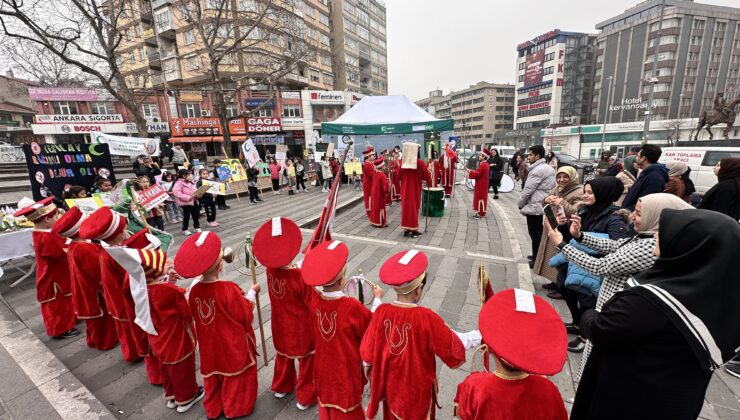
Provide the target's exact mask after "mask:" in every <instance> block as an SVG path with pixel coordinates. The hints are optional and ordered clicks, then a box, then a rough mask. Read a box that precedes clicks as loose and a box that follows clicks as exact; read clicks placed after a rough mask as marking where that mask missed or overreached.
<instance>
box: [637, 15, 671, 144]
mask: <svg viewBox="0 0 740 420" xmlns="http://www.w3.org/2000/svg"><path fill="white" fill-rule="evenodd" d="M664 15H665V0H663V1H662V2H661V3H660V20H659V21H658V33H657V34H656V36H655V46H654V47H653V70H652V71H651V72H650V79H649V80H648V82H649V83H650V96H648V109H647V111H646V112H645V127H644V128H643V131H642V144H645V143H647V142H648V140H650V118H651V117H652V115H653V97H654V95H655V85H656V84H657V83H658V78H657V77H655V76H656V72H657V70H658V52H659V51H660V37H661V34H662V32H663V16H664Z"/></svg>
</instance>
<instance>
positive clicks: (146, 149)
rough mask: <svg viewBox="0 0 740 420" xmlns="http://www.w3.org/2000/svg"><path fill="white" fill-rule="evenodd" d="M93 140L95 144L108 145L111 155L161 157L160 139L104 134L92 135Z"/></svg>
mask: <svg viewBox="0 0 740 420" xmlns="http://www.w3.org/2000/svg"><path fill="white" fill-rule="evenodd" d="M92 138H93V142H94V143H98V144H103V143H106V144H108V147H109V149H110V154H111V155H115V156H131V157H136V156H139V155H150V156H159V153H160V152H159V138H155V139H152V138H144V137H126V136H112V135H110V134H104V133H96V134H92Z"/></svg>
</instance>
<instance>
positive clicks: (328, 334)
mask: <svg viewBox="0 0 740 420" xmlns="http://www.w3.org/2000/svg"><path fill="white" fill-rule="evenodd" d="M316 317H317V318H318V322H319V331H321V338H323V339H324V341H326V342H329V341H331V339H332V338H334V334H335V333H336V332H337V311H333V312H332V313H330V314H328V315H327V314H323V313H321V311H319V310H318V309H317V310H316ZM324 320H327V321H328V322H329V327H328V328H324V323H325V322H324Z"/></svg>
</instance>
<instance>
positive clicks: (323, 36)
mask: <svg viewBox="0 0 740 420" xmlns="http://www.w3.org/2000/svg"><path fill="white" fill-rule="evenodd" d="M319 41H321V44H322V45H326V46H327V47H328V46H329V44H330V41H329V36H327V35H326V34H321V35H319Z"/></svg>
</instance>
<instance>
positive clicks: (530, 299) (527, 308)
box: [514, 289, 537, 314]
mask: <svg viewBox="0 0 740 420" xmlns="http://www.w3.org/2000/svg"><path fill="white" fill-rule="evenodd" d="M514 299H515V300H516V310H517V311H519V312H529V313H530V314H536V313H537V308H535V306H534V295H533V294H532V292H528V291H526V290H522V289H514Z"/></svg>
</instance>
